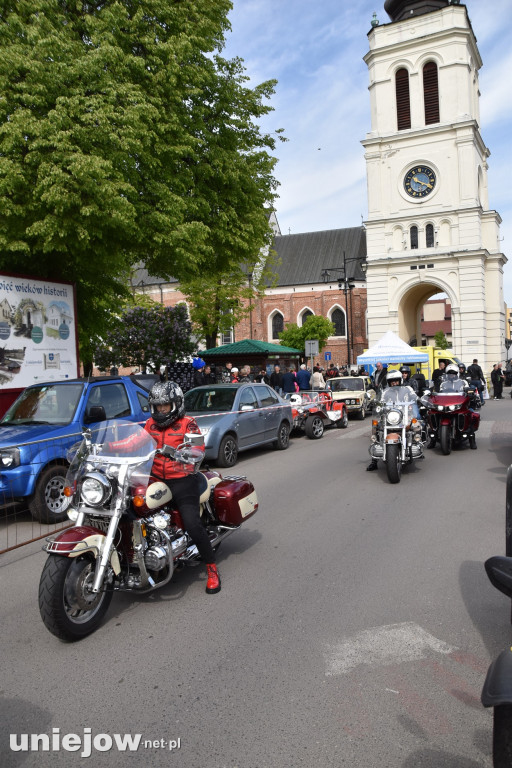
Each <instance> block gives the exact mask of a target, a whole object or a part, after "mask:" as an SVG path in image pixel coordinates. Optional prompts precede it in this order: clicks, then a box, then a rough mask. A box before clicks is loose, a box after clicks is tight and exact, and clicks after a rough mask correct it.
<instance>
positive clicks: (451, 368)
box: [445, 363, 459, 376]
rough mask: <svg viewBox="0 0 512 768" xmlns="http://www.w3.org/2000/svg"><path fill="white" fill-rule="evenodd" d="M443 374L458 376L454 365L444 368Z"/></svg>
mask: <svg viewBox="0 0 512 768" xmlns="http://www.w3.org/2000/svg"><path fill="white" fill-rule="evenodd" d="M445 373H446V375H448V374H449V373H454V374H455V376H458V375H459V369H458V368H457V366H456V365H455V363H450V365H447V366H446V370H445Z"/></svg>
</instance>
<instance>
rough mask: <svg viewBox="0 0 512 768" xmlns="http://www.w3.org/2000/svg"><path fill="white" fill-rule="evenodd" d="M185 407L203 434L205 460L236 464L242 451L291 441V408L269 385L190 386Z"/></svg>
mask: <svg viewBox="0 0 512 768" xmlns="http://www.w3.org/2000/svg"><path fill="white" fill-rule="evenodd" d="M185 409H186V412H187V414H188V415H189V416H193V417H194V418H195V419H196V421H197V423H198V426H199V428H200V430H201V432H202V433H203V435H204V441H205V450H206V459H209V460H210V461H214V462H215V463H216V464H217V465H218V466H219V467H233V466H234V465H235V464H236V461H237V458H238V454H239V453H240V451H246V450H247V449H249V448H255V447H256V446H260V445H267V444H269V443H271V444H272V445H273V447H274V448H276V449H277V450H281V451H282V450H285V449H286V448H288V445H289V442H290V431H291V427H292V409H291V407H290V405H289V404H288V403H286V402H285V401H284V400H283V399H282V398H281V397H279V395H278V394H277V392H275V391H274V390H273V389H272V388H271V387H269V386H267V384H256V383H247V384H214V385H211V386H209V385H207V386H202V387H195V388H194V389H190V390H189V391H188V392H187V393H186V395H185Z"/></svg>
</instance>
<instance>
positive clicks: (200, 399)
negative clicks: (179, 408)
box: [185, 387, 239, 413]
mask: <svg viewBox="0 0 512 768" xmlns="http://www.w3.org/2000/svg"><path fill="white" fill-rule="evenodd" d="M238 389H239V388H238V387H205V388H204V389H202V388H198V389H190V390H189V391H188V392H187V394H186V395H185V410H186V412H187V413H199V412H202V411H211V412H212V413H214V412H228V411H232V410H233V403H234V402H235V396H236V393H237V392H238Z"/></svg>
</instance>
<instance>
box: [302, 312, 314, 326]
mask: <svg viewBox="0 0 512 768" xmlns="http://www.w3.org/2000/svg"><path fill="white" fill-rule="evenodd" d="M312 314H313V312H312V311H311V310H310V309H305V310H304V312H303V313H302V315H301V316H300V324H301V326H302V325H304V323H305V322H306V320H307V319H308V317H311V316H312Z"/></svg>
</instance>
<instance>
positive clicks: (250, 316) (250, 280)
mask: <svg viewBox="0 0 512 768" xmlns="http://www.w3.org/2000/svg"><path fill="white" fill-rule="evenodd" d="M247 281H248V283H249V290H250V294H249V338H250V339H252V272H249V273H248V274H247Z"/></svg>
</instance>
